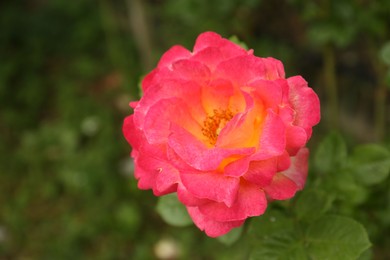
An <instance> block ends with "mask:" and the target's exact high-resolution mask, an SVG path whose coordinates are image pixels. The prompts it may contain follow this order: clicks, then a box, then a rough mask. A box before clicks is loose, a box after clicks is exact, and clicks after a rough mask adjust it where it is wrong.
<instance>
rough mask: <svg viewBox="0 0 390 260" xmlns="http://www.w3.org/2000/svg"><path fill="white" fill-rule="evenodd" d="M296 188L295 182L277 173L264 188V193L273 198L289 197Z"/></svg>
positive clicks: (282, 198) (292, 195) (283, 198)
mask: <svg viewBox="0 0 390 260" xmlns="http://www.w3.org/2000/svg"><path fill="white" fill-rule="evenodd" d="M297 190H298V187H297V185H296V184H295V182H293V181H292V180H291V179H290V178H288V177H286V176H285V175H283V174H282V173H277V174H276V175H275V176H274V178H273V179H272V183H271V184H270V185H269V186H267V187H265V188H264V191H265V192H266V194H267V195H268V196H269V197H270V198H271V199H274V200H286V199H291V198H292V197H294V195H295V193H296V192H297Z"/></svg>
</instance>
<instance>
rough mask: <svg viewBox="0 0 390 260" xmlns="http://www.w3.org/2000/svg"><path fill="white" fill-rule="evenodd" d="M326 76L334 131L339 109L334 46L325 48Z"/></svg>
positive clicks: (331, 122)
mask: <svg viewBox="0 0 390 260" xmlns="http://www.w3.org/2000/svg"><path fill="white" fill-rule="evenodd" d="M323 61H324V76H325V79H324V80H325V86H326V89H325V91H326V96H327V100H328V111H329V117H330V120H329V121H330V126H331V128H332V129H335V128H336V129H337V128H338V123H339V108H338V103H339V101H338V93H337V79H336V61H335V53H334V48H333V45H332V44H330V43H329V44H326V45H325V46H324V48H323Z"/></svg>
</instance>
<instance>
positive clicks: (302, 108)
mask: <svg viewBox="0 0 390 260" xmlns="http://www.w3.org/2000/svg"><path fill="white" fill-rule="evenodd" d="M287 81H288V84H289V86H290V95H289V100H290V102H291V104H292V105H293V108H294V110H295V111H296V117H295V121H294V124H295V125H297V126H300V127H302V128H303V129H305V131H306V133H307V138H310V136H311V132H312V129H311V128H312V127H313V126H314V125H316V124H318V122H319V121H320V117H321V115H320V101H319V99H318V96H317V95H316V93H314V91H313V90H312V89H311V88H309V87H308V85H307V82H306V81H305V80H304V79H303V78H302V77H301V76H295V77H291V78H288V79H287Z"/></svg>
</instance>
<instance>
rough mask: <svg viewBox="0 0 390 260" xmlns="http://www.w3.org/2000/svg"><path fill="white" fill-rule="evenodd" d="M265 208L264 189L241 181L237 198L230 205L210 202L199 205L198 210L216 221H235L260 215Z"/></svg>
mask: <svg viewBox="0 0 390 260" xmlns="http://www.w3.org/2000/svg"><path fill="white" fill-rule="evenodd" d="M266 208H267V200H266V197H265V194H264V191H263V190H261V189H260V188H258V187H257V186H256V185H254V184H251V183H247V182H241V184H240V189H239V191H238V195H237V199H236V201H235V202H234V204H233V205H231V206H230V207H229V206H227V205H226V204H225V203H220V202H214V201H212V202H210V203H206V204H203V205H200V206H199V211H200V212H201V213H203V214H204V215H206V216H208V217H210V218H211V219H214V220H216V221H237V220H244V219H246V218H248V217H252V216H260V215H261V214H263V213H264V211H265V209H266Z"/></svg>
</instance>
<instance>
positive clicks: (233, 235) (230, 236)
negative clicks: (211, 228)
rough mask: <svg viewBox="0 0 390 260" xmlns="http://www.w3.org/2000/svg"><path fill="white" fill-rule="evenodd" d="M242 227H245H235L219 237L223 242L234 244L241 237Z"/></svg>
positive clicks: (228, 244)
mask: <svg viewBox="0 0 390 260" xmlns="http://www.w3.org/2000/svg"><path fill="white" fill-rule="evenodd" d="M242 229H243V226H241V227H238V228H234V229H232V230H231V231H230V232H229V233H227V234H226V235H223V236H220V237H218V238H217V239H218V240H219V242H221V243H222V244H225V245H227V246H230V245H232V244H233V243H234V242H236V241H237V240H238V239H239V238H240V237H241V234H242Z"/></svg>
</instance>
